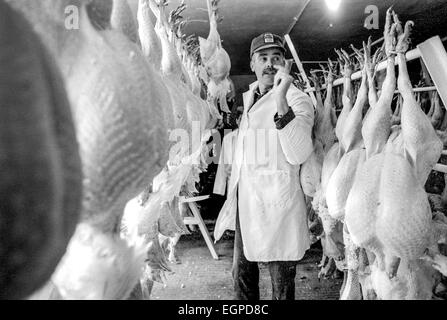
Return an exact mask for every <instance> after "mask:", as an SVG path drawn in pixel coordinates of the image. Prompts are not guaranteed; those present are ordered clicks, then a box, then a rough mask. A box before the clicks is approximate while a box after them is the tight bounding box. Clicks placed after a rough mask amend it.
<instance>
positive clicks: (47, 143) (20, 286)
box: [0, 1, 82, 299]
mask: <svg viewBox="0 0 447 320" xmlns="http://www.w3.org/2000/svg"><path fill="white" fill-rule="evenodd" d="M0 45H1V47H2V50H1V53H0V61H1V64H0V70H1V71H0V104H1V105H2V107H1V116H0V154H1V156H0V166H1V168H2V170H1V178H0V181H1V183H0V202H1V208H0V221H1V222H0V230H1V233H2V241H1V243H0V299H23V298H26V297H28V296H29V295H30V294H32V293H33V292H34V291H36V290H37V289H39V288H40V287H42V286H43V285H44V283H45V282H46V281H47V280H48V279H49V278H50V277H51V274H52V273H53V271H54V269H55V268H56V266H57V264H58V262H59V260H60V258H61V257H62V256H63V254H64V252H65V250H66V247H67V244H68V242H69V240H70V237H71V236H72V234H73V233H74V230H75V227H76V224H77V220H78V218H79V213H80V210H81V196H82V171H81V160H80V157H79V148H78V143H77V141H76V136H75V130H74V124H73V119H72V115H71V111H70V105H69V102H68V98H67V93H66V91H65V88H64V87H63V85H62V84H63V81H62V76H61V74H60V72H59V70H58V68H57V66H56V65H55V64H54V61H53V60H52V58H51V56H50V54H49V52H48V50H47V49H46V48H45V47H44V45H43V44H42V42H41V40H40V39H39V37H38V35H37V34H36V33H35V32H34V31H33V30H32V26H31V25H30V24H29V22H28V21H26V20H25V19H24V18H23V16H22V15H21V14H18V13H17V12H14V10H12V9H11V8H10V7H9V6H8V5H7V4H6V3H5V2H4V1H0ZM23 88H26V91H24V90H23Z"/></svg>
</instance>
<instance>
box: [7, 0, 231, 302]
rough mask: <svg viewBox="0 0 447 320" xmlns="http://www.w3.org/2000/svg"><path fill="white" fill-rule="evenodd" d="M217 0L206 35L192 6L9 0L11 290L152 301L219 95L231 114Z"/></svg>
mask: <svg viewBox="0 0 447 320" xmlns="http://www.w3.org/2000/svg"><path fill="white" fill-rule="evenodd" d="M207 2H208V10H209V19H210V35H209V37H208V38H207V39H203V38H199V39H197V38H195V37H185V36H184V35H183V34H182V28H183V27H184V25H185V22H184V21H183V19H182V16H181V14H182V12H183V11H184V10H185V8H186V6H185V5H184V4H183V3H182V4H181V5H180V6H179V7H178V8H177V9H175V10H173V11H172V12H171V13H170V14H169V15H168V14H167V13H166V5H167V3H166V1H164V0H159V1H157V0H139V7H138V16H137V17H135V18H134V17H133V15H132V11H131V9H130V7H129V4H128V3H127V0H110V1H104V0H40V1H29V0H1V1H0V6H1V10H0V14H1V15H2V19H0V21H2V25H4V27H5V28H0V29H2V31H1V32H2V37H0V39H1V41H2V42H3V43H2V44H1V46H2V48H8V50H5V51H3V49H2V51H3V52H4V55H3V56H2V57H3V58H4V59H3V60H2V62H3V63H2V65H1V66H0V67H1V68H2V69H4V70H5V73H3V72H2V76H1V81H2V85H4V86H2V88H7V91H1V95H0V99H2V104H3V103H4V104H5V105H6V106H7V108H2V110H4V111H5V112H4V114H3V113H2V117H0V118H2V120H4V121H3V122H4V123H5V125H4V126H2V128H1V129H0V130H1V131H0V136H1V137H2V139H3V138H4V140H2V141H8V143H1V144H0V150H1V154H2V155H4V157H3V158H1V159H0V161H1V164H2V168H5V171H4V173H2V174H3V175H2V179H1V180H2V190H6V191H5V192H3V193H2V199H1V200H2V203H5V206H6V207H8V206H10V210H2V212H1V214H2V217H4V218H5V219H6V220H4V221H11V223H10V228H9V229H8V231H7V232H5V239H7V240H6V241H2V244H1V251H2V256H3V257H6V260H5V261H6V262H5V264H2V265H3V266H4V269H5V272H2V277H1V279H0V284H1V285H0V287H1V289H0V291H1V297H3V298H24V297H29V296H30V295H31V294H33V296H32V297H33V298H63V299H125V298H128V297H129V296H130V295H131V293H132V295H133V296H136V297H139V298H149V296H150V290H151V283H152V281H162V280H163V277H164V276H163V275H164V272H165V271H169V267H168V265H167V262H166V257H165V255H164V251H163V250H162V246H161V244H160V240H159V238H160V237H162V238H163V239H165V238H168V243H169V241H170V240H171V239H173V240H174V242H175V239H177V240H178V236H179V234H182V233H184V232H187V230H186V228H185V225H184V224H183V218H182V212H183V211H184V210H185V208H184V206H182V205H181V204H179V202H180V201H179V197H180V196H182V195H190V194H192V193H193V192H194V191H195V183H196V182H197V181H198V179H199V173H200V172H202V171H203V170H205V169H206V166H207V163H206V161H205V158H206V155H207V154H208V152H209V150H208V146H207V141H208V139H209V137H210V135H211V129H213V128H215V127H216V125H218V123H219V121H221V118H222V117H221V115H220V112H219V110H218V107H217V106H218V103H220V107H221V109H222V110H224V111H228V110H226V109H225V108H227V109H228V107H226V99H225V97H226V95H227V94H228V91H229V88H230V80H229V78H228V76H229V72H230V68H231V63H230V59H229V57H228V54H227V53H226V52H225V50H224V49H223V48H222V45H221V40H220V37H219V34H218V32H217V21H218V13H217V11H218V10H217V5H218V2H217V1H211V0H208V1H207ZM69 5H70V6H71V8H73V6H75V7H76V8H78V9H79V24H80V25H79V28H78V29H74V30H72V29H67V28H66V15H65V14H64V12H66V8H67V7H68V6H69ZM136 20H137V21H136ZM5 62H6V63H5ZM6 64H7V65H6ZM7 68H9V69H7ZM2 71H3V70H2ZM4 74H8V78H5V76H3V75H4ZM5 92H13V93H14V96H8V95H6V93H5ZM3 122H2V123H3ZM6 124H8V125H6ZM196 124H197V125H198V127H199V129H200V131H199V136H198V141H191V139H193V137H192V135H193V132H194V126H195V125H196ZM179 130H180V131H179ZM185 134H186V137H185V136H184V135H185ZM170 135H171V136H170ZM30 136H33V137H38V138H39V140H38V141H39V143H36V141H35V140H34V139H30V138H29V137H30ZM173 137H174V138H173ZM178 139H183V140H182V142H183V144H182V145H181V147H176V146H177V143H178V142H179V141H178ZM11 164H14V165H12V166H11ZM8 168H9V170H8ZM23 172H25V173H26V174H25V175H24V174H23ZM5 175H7V176H5ZM17 186H23V188H22V189H21V188H17ZM20 199H21V201H20ZM131 199H133V200H131ZM17 200H19V201H17ZM130 200H131V201H130ZM126 205H127V206H126ZM8 219H9V220H8ZM36 221H37V222H36ZM2 230H3V229H2ZM39 239H40V240H39ZM19 244H23V245H19ZM6 250H9V251H6ZM3 253H5V254H4V255H3ZM11 279H12V280H11ZM38 289H40V290H39V291H37V292H36V290H38Z"/></svg>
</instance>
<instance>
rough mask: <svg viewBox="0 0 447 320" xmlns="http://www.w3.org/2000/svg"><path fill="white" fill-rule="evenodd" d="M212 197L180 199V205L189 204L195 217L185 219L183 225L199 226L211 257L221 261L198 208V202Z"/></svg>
mask: <svg viewBox="0 0 447 320" xmlns="http://www.w3.org/2000/svg"><path fill="white" fill-rule="evenodd" d="M209 198H210V196H198V197H192V198H188V197H180V203H188V206H189V209H191V212H192V214H193V217H184V218H183V223H184V224H187V225H198V226H199V228H200V232H201V233H202V236H203V238H204V239H205V242H206V245H207V246H208V249H209V250H210V252H211V255H212V256H213V258H214V259H215V260H219V256H218V254H217V252H216V249H215V248H214V244H213V240H212V239H211V236H210V234H209V232H208V229H207V228H206V225H205V222H204V221H203V219H202V216H201V215H200V211H199V208H197V204H196V202H199V201H203V200H207V199H209Z"/></svg>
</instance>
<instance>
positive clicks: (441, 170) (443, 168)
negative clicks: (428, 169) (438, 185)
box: [433, 163, 447, 173]
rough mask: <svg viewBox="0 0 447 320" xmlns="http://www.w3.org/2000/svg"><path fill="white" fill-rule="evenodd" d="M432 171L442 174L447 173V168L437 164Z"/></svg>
mask: <svg viewBox="0 0 447 320" xmlns="http://www.w3.org/2000/svg"><path fill="white" fill-rule="evenodd" d="M433 170H435V171H439V172H443V173H447V166H446V165H445V164H440V163H437V164H435V166H434V167H433Z"/></svg>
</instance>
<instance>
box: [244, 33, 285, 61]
mask: <svg viewBox="0 0 447 320" xmlns="http://www.w3.org/2000/svg"><path fill="white" fill-rule="evenodd" d="M267 48H279V49H281V50H282V51H283V52H284V53H285V52H286V48H285V47H284V40H283V39H282V37H280V36H278V35H277V34H273V33H270V32H266V33H263V34H261V35H259V36H257V37H256V38H254V39H253V40H252V41H251V46H250V58H251V57H252V56H253V53H255V52H257V51H259V50H262V49H267Z"/></svg>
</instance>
